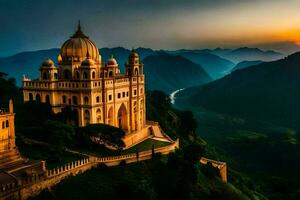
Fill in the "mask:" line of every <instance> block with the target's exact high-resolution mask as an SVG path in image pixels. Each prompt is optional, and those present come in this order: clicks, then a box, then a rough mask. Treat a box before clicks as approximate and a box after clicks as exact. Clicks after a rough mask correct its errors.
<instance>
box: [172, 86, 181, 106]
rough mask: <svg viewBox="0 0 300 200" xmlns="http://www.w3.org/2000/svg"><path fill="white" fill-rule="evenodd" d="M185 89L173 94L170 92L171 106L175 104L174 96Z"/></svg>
mask: <svg viewBox="0 0 300 200" xmlns="http://www.w3.org/2000/svg"><path fill="white" fill-rule="evenodd" d="M184 89H185V88H181V89H178V90H175V91H174V92H172V93H171V94H170V100H171V104H174V103H175V99H176V94H177V93H178V92H180V91H182V90H184Z"/></svg>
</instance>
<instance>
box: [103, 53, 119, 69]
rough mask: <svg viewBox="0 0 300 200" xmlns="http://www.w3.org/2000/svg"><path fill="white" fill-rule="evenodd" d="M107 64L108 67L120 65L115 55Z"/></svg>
mask: <svg viewBox="0 0 300 200" xmlns="http://www.w3.org/2000/svg"><path fill="white" fill-rule="evenodd" d="M106 64H107V65H108V66H116V65H118V63H117V61H116V59H115V58H114V57H113V55H112V56H111V57H110V58H109V59H108V60H107V62H106Z"/></svg>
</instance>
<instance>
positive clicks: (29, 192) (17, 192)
mask: <svg viewBox="0 0 300 200" xmlns="http://www.w3.org/2000/svg"><path fill="white" fill-rule="evenodd" d="M177 148H179V140H178V139H177V140H176V141H175V142H173V143H171V144H170V145H168V146H165V147H160V148H156V149H154V153H161V154H163V155H165V154H169V153H170V152H172V151H175V150H176V149H177ZM151 157H152V150H147V151H142V152H139V153H138V154H137V153H132V154H126V155H119V156H107V157H95V156H90V157H89V158H87V159H83V160H78V161H75V162H72V163H68V164H66V165H64V166H60V167H57V168H55V169H51V170H47V171H46V173H45V174H44V175H39V176H32V177H29V178H28V177H27V178H24V179H22V180H19V181H18V183H10V184H6V185H0V199H27V198H29V197H32V196H36V195H38V194H39V193H40V192H41V191H42V190H44V189H47V188H51V187H53V186H54V185H56V184H58V183H59V182H60V181H62V180H63V179H65V178H67V177H69V176H75V175H77V174H79V173H82V172H85V171H87V170H89V169H91V168H93V167H96V166H97V165H99V164H105V165H107V166H116V165H118V164H120V162H122V161H125V163H132V162H137V161H142V160H147V159H150V158H151Z"/></svg>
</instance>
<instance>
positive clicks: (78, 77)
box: [76, 71, 80, 79]
mask: <svg viewBox="0 0 300 200" xmlns="http://www.w3.org/2000/svg"><path fill="white" fill-rule="evenodd" d="M76 78H77V79H80V73H79V71H76Z"/></svg>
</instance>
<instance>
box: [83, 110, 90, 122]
mask: <svg viewBox="0 0 300 200" xmlns="http://www.w3.org/2000/svg"><path fill="white" fill-rule="evenodd" d="M84 123H85V125H88V124H89V123H90V111H88V110H85V111H84Z"/></svg>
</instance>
